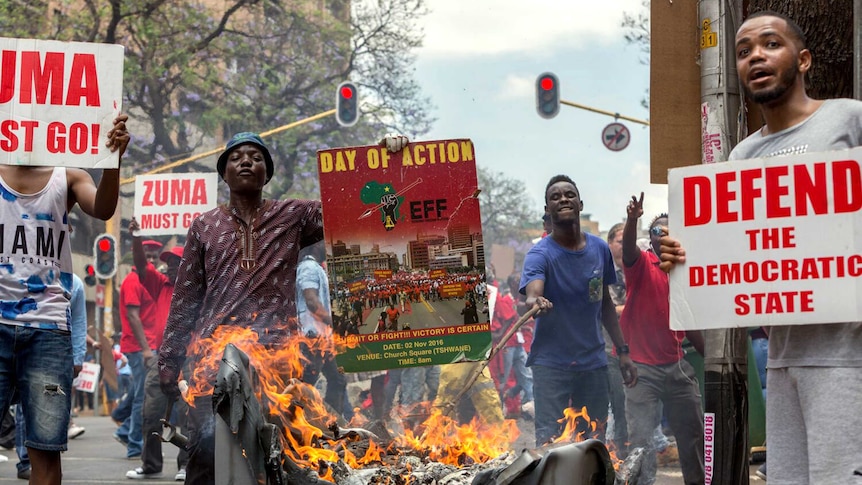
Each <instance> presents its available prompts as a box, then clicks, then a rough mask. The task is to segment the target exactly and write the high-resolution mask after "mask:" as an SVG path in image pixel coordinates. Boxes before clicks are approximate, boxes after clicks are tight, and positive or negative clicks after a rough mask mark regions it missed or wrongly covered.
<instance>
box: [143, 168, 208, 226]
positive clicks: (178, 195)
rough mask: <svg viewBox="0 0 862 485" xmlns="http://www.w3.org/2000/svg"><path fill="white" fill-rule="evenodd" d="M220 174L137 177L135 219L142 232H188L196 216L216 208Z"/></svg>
mask: <svg viewBox="0 0 862 485" xmlns="http://www.w3.org/2000/svg"><path fill="white" fill-rule="evenodd" d="M217 198H218V174H217V173H215V172H212V173H176V174H159V175H139V176H137V177H135V218H136V219H137V220H138V224H139V225H140V227H141V230H140V235H142V236H154V235H161V234H186V233H187V232H188V230H189V226H190V225H191V223H192V221H193V220H194V218H195V217H197V216H198V215H200V214H201V213H202V212H206V211H208V210H210V209H214V208H215V207H216V205H217V204H216V201H217Z"/></svg>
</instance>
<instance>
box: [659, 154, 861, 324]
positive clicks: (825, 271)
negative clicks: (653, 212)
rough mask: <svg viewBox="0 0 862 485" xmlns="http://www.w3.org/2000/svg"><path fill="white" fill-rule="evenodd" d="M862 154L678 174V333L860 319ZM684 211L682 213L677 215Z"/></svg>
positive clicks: (673, 185)
mask: <svg viewBox="0 0 862 485" xmlns="http://www.w3.org/2000/svg"><path fill="white" fill-rule="evenodd" d="M860 160H862V148H854V149H852V150H841V151H834V152H825V153H810V154H804V155H790V156H783V157H774V158H759V159H753V160H741V161H733V162H727V163H718V164H714V165H700V166H692V167H684V168H678V169H672V170H670V172H669V175H668V189H669V206H670V207H672V208H674V209H672V210H671V211H670V220H669V229H670V233H671V234H672V235H673V236H674V237H676V238H678V239H679V240H680V242H681V243H682V245H683V247H684V248H685V251H686V263H685V264H684V265H679V266H677V268H675V269H674V270H673V271H672V272H671V279H670V282H671V298H670V306H671V308H670V314H671V328H672V329H674V330H692V329H713V328H728V327H748V326H760V325H803V324H812V323H831V322H851V321H860V320H862V292H860V285H862V278H860V277H862V231H860V229H859V227H860V225H859V224H860V217H859V216H860V211H862V168H860ZM676 208H679V209H676Z"/></svg>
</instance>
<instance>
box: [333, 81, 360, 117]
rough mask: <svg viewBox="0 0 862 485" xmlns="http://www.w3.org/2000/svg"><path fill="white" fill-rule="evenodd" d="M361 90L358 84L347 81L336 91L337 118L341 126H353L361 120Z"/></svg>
mask: <svg viewBox="0 0 862 485" xmlns="http://www.w3.org/2000/svg"><path fill="white" fill-rule="evenodd" d="M358 94H359V92H358V91H357V90H356V85H355V84H353V83H352V82H350V81H345V82H343V83H341V84H339V85H338V91H337V92H336V93H335V119H336V121H338V124H339V125H341V126H353V125H355V124H356V122H357V121H359V96H358Z"/></svg>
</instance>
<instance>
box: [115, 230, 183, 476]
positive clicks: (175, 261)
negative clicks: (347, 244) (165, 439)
mask: <svg viewBox="0 0 862 485" xmlns="http://www.w3.org/2000/svg"><path fill="white" fill-rule="evenodd" d="M138 229H139V226H138V221H137V220H135V219H134V218H132V221H131V222H130V223H129V234H132V256H133V259H134V263H135V271H136V273H137V274H138V275H139V276H138V278H139V280H140V282H141V284H142V285H143V286H144V288H145V289H146V290H147V292H148V293H149V295H150V297H151V298H152V299H153V301H154V305H155V309H156V327H155V331H156V333H157V335H158V337H157V339H156V345H155V346H154V347H153V348H154V349H156V350H157V349H158V348H159V346H161V344H162V337H163V336H164V332H165V325H166V323H167V321H168V314H169V313H170V309H171V296H172V295H173V292H174V282H175V281H176V279H177V269H178V268H179V266H180V261H181V260H182V257H183V247H182V246H174V247H172V248H171V249H168V250H165V251H162V252H161V254H159V253H158V252H155V253H154V252H153V251H151V248H152V243H154V242H155V241H141V238H140V237H137V236H135V234H137V232H138ZM158 247H159V248H161V244H159V245H158ZM153 256H157V257H153ZM157 260H161V261H162V262H164V263H165V264H167V271H166V274H162V273H161V272H160V271H159V270H157V269H156V266H155V263H156V262H157ZM152 364H153V365H148V366H147V368H146V377H145V380H144V392H143V394H144V397H143V407H142V413H143V416H142V421H141V422H142V430H143V438H144V442H143V448H142V450H141V466H139V467H137V468H135V469H133V470H129V471H128V472H127V473H126V478H131V479H134V480H136V479H142V478H158V477H160V476H161V475H162V465H163V461H162V440H161V438H160V437H159V436H158V435H159V434H161V431H162V426H161V422H160V421H159V420H160V419H162V418H164V417H165V411H166V410H167V407H168V404H169V402H168V398H167V396H165V395H164V394H163V393H162V390H161V388H160V387H159V368H158V366H157V365H155V360H153V361H152ZM175 406H177V407H178V411H179V412H178V413H177V414H178V415H179V416H181V417H184V416H185V410H186V409H185V401H182V400H178V401H177V403H176V404H175ZM184 426H185V425H184V424H183V427H184ZM153 433H155V435H154V434H153ZM187 462H188V453H187V452H186V451H185V450H180V452H179V454H178V455H177V470H178V472H177V475H176V476H175V477H174V478H175V479H176V480H185V466H186V463H187Z"/></svg>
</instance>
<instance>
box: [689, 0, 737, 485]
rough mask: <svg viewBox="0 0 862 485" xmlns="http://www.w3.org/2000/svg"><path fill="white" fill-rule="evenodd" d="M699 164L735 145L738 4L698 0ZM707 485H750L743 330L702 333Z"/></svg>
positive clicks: (724, 154)
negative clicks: (700, 136) (699, 80)
mask: <svg viewBox="0 0 862 485" xmlns="http://www.w3.org/2000/svg"><path fill="white" fill-rule="evenodd" d="M698 9H699V10H698V15H699V19H700V25H701V28H702V32H701V40H700V47H701V57H700V69H701V71H700V72H701V124H702V125H701V129H702V133H703V138H702V143H703V146H702V155H703V159H702V162H703V163H712V162H723V161H726V160H727V157H728V155H729V154H730V150H731V148H732V147H733V146H735V145H736V143H737V138H738V133H739V132H740V131H742V132H744V130H739V129H738V126H737V125H738V120H744V119H745V117H744V116H739V113H741V112H742V109H743V104H742V99H741V97H740V95H739V81H738V75H737V72H736V64H735V57H736V56H735V55H734V54H733V53H734V52H735V46H734V44H735V38H736V29H737V27H738V26H739V25H740V24H741V22H742V4H741V0H701V2H700V3H699V7H698ZM703 334H704V341H705V353H706V355H705V356H704V427H705V429H704V431H705V435H704V438H705V440H704V441H705V445H706V448H707V449H706V450H705V451H706V452H705V453H704V459H705V463H704V465H705V466H706V485H710V484H722V485H725V484H726V485H748V483H749V479H748V477H749V473H748V454H749V443H748V334H747V331H746V329H744V328H734V329H723V330H707V331H704V332H703Z"/></svg>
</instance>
